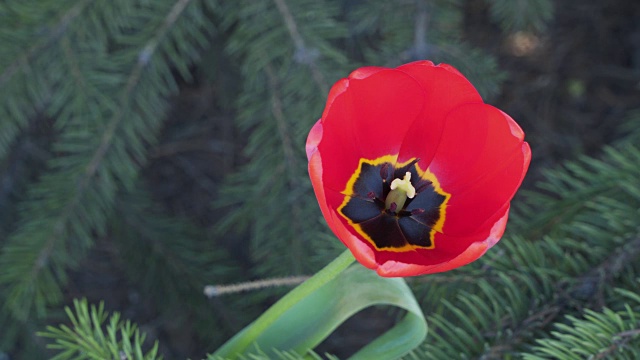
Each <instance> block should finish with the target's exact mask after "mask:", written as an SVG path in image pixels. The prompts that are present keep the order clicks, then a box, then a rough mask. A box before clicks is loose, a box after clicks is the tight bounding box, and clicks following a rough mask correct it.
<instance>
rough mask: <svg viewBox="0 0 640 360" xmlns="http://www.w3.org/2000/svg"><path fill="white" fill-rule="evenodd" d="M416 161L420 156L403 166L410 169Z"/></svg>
mask: <svg viewBox="0 0 640 360" xmlns="http://www.w3.org/2000/svg"><path fill="white" fill-rule="evenodd" d="M418 161H420V158H415V159H413V161H411V162H410V163H409V164H407V166H405V167H406V168H407V169H410V168H411V167H412V166H413V165H415V164H417V163H418Z"/></svg>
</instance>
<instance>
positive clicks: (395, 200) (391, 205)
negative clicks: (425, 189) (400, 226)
mask: <svg viewBox="0 0 640 360" xmlns="http://www.w3.org/2000/svg"><path fill="white" fill-rule="evenodd" d="M414 196H416V189H415V188H414V187H413V185H411V173H410V172H408V171H407V173H406V174H405V175H404V178H403V179H394V180H393V181H392V182H391V191H390V192H389V194H388V195H387V198H386V200H385V202H384V205H385V208H386V209H387V210H389V211H391V212H394V213H395V212H397V211H400V210H402V209H403V207H404V204H405V202H406V201H407V199H413V197H414Z"/></svg>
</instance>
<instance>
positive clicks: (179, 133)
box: [67, 0, 640, 358]
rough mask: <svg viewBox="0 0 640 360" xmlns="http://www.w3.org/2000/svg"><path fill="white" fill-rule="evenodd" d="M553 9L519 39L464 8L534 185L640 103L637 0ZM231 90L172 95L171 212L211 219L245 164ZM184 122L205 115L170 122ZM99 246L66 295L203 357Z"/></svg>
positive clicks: (165, 192)
mask: <svg viewBox="0 0 640 360" xmlns="http://www.w3.org/2000/svg"><path fill="white" fill-rule="evenodd" d="M556 6H557V7H556V16H555V20H554V21H553V22H552V23H551V24H549V27H548V29H547V31H546V32H543V33H538V34H535V33H517V34H512V35H504V34H502V32H501V31H500V29H499V28H498V27H497V26H496V25H495V24H492V23H490V22H489V21H488V19H489V16H488V8H487V5H486V3H485V2H484V1H482V0H473V1H469V2H468V3H467V5H466V8H465V14H466V15H465V16H466V33H467V36H468V41H470V42H471V43H472V44H475V45H476V46H478V47H482V48H485V49H487V50H488V51H489V52H491V53H493V54H496V55H497V56H498V58H499V64H500V67H501V68H502V69H503V70H505V71H507V72H508V73H509V76H508V80H507V81H506V82H505V84H504V86H503V91H502V95H501V96H500V97H499V98H498V99H497V100H496V101H494V102H493V104H494V105H496V106H497V107H499V108H501V109H503V110H504V111H505V112H507V113H509V114H510V115H511V116H512V117H513V118H515V119H516V120H517V121H518V122H519V123H520V124H521V125H522V127H523V128H524V130H525V132H526V134H527V140H528V141H529V142H530V143H531V146H532V150H533V162H532V167H531V171H530V172H529V175H528V177H527V178H526V180H525V185H524V186H525V187H531V186H533V183H534V182H535V181H537V180H539V179H540V178H541V175H540V174H541V173H540V171H541V170H542V169H544V168H548V167H550V166H553V165H556V164H558V163H559V162H561V161H563V160H565V159H568V158H573V157H575V156H576V155H577V154H580V153H586V154H597V152H598V151H599V149H600V148H601V146H602V145H603V144H607V143H610V142H611V141H612V140H614V139H616V138H617V137H619V136H620V135H621V134H620V133H619V132H617V127H618V125H619V124H620V123H621V121H622V119H624V117H625V114H626V113H627V112H628V111H629V110H631V109H638V108H640V2H638V1H632V0H613V1H612V0H609V1H606V0H600V1H582V0H563V1H557V2H556ZM224 86H225V84H222V83H213V84H206V82H205V81H200V82H199V83H197V84H196V85H189V86H185V88H184V90H183V91H182V92H181V94H180V96H179V97H177V98H176V99H175V100H174V110H173V112H172V116H173V117H174V118H175V121H170V122H169V125H168V129H167V131H166V133H167V134H170V135H167V136H166V137H165V138H164V139H162V145H160V146H159V147H158V148H156V149H155V151H154V152H153V154H152V159H151V164H150V166H149V168H148V172H147V174H146V175H145V176H146V177H147V179H148V181H149V184H150V185H151V186H152V188H153V192H154V194H155V196H156V197H157V198H158V199H161V200H162V201H163V202H164V203H165V204H166V205H167V206H168V207H169V208H170V209H172V211H174V212H175V213H178V214H185V215H188V216H189V217H191V218H195V219H200V221H202V223H203V224H206V223H208V221H207V219H209V218H210V217H211V216H213V214H211V210H210V204H211V202H212V200H213V199H214V198H215V196H216V187H217V186H216V185H217V182H218V181H220V180H221V179H222V176H223V175H224V174H225V173H227V172H229V171H231V170H232V169H233V168H234V166H236V165H237V164H238V159H236V158H234V157H233V156H234V155H233V154H237V153H238V152H237V151H233V150H238V148H239V147H241V144H242V142H243V139H242V138H239V137H238V135H237V134H236V133H235V131H234V130H233V125H232V123H231V120H232V117H231V116H230V114H228V113H227V112H226V110H225V109H221V108H216V107H213V105H212V104H213V102H212V101H210V99H211V98H212V97H215V96H218V95H220V93H221V92H222V91H223V89H224ZM185 114H188V116H185ZM185 118H189V119H202V120H198V121H197V123H193V124H191V126H184V123H183V122H182V123H181V126H180V127H179V128H178V127H175V128H172V125H175V124H176V123H177V122H178V121H183V120H184V119H185ZM204 119H206V121H205V120H204ZM212 119H213V120H215V121H211V120H212ZM192 129H198V131H197V132H195V131H192ZM211 164H217V165H216V166H211ZM97 245H98V246H97V247H96V249H95V250H94V251H93V254H92V256H91V258H90V259H89V260H87V261H88V262H90V263H91V265H92V266H90V267H85V269H90V270H89V271H83V273H82V274H77V276H76V277H75V281H74V282H73V284H74V286H76V287H77V289H78V291H77V293H76V292H73V291H72V292H71V293H69V294H67V295H68V296H69V298H73V297H76V296H87V297H88V298H89V299H90V300H91V301H94V300H95V301H97V300H99V299H104V300H105V301H106V303H108V304H112V305H115V304H118V305H119V306H118V308H119V309H121V310H122V311H123V315H124V316H125V317H127V318H131V319H132V320H134V321H136V322H138V323H140V324H148V325H147V326H143V330H145V331H148V332H150V334H149V335H150V338H159V339H160V340H161V343H162V344H163V345H164V346H165V347H167V348H166V349H165V350H167V354H172V355H173V356H171V358H184V357H186V356H198V355H202V349H203V344H198V343H197V342H196V340H194V339H193V338H191V337H189V336H183V337H180V336H177V333H175V332H172V330H170V329H164V328H160V329H157V328H154V327H153V322H154V316H155V315H154V314H155V309H154V303H153V301H150V300H144V299H142V298H141V296H140V295H139V294H137V293H136V291H135V290H134V289H132V288H130V287H129V286H128V285H127V282H126V278H125V276H124V275H123V274H122V273H121V272H120V270H119V269H114V268H113V267H114V264H113V262H111V261H108V259H109V258H110V257H111V256H113V254H111V253H110V251H111V249H110V246H109V243H108V242H103V243H99V244H97ZM380 315H382V316H380ZM387 326H389V320H388V314H387V313H386V311H384V310H379V309H372V310H368V311H367V312H365V313H363V314H361V315H359V316H358V317H357V318H356V320H353V321H349V322H348V323H346V324H345V325H343V326H342V327H341V328H340V329H339V331H338V332H337V333H336V334H335V335H334V336H332V337H331V338H330V339H328V340H327V341H326V342H325V343H324V344H323V347H322V350H323V351H329V352H334V353H337V354H344V353H343V352H342V351H343V350H344V349H354V348H358V347H359V346H360V344H364V343H367V342H368V341H370V339H372V338H374V337H375V336H376V334H377V333H379V332H381V331H384V329H385V328H386V327H387ZM177 332H178V333H179V332H180V331H177ZM170 339H173V342H172V341H171V340H170Z"/></svg>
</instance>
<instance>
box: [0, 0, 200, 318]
mask: <svg viewBox="0 0 640 360" xmlns="http://www.w3.org/2000/svg"><path fill="white" fill-rule="evenodd" d="M125 3H128V2H125ZM92 5H94V6H92V7H90V8H88V10H87V11H88V14H87V17H88V18H90V19H92V17H100V16H102V15H103V14H114V13H115V14H116V16H120V18H119V22H117V23H116V25H115V26H114V25H113V24H112V22H111V19H110V18H104V19H102V18H101V21H103V22H102V23H100V25H101V26H103V29H100V30H99V31H97V32H96V31H86V26H95V22H94V21H91V20H89V21H87V20H86V19H85V17H82V18H80V17H79V18H77V19H76V22H75V23H73V24H70V25H69V26H71V27H73V30H72V31H71V32H67V33H66V34H65V35H64V36H63V37H62V38H61V41H60V44H59V46H61V47H62V49H63V53H66V54H67V56H63V57H61V58H60V59H54V60H52V63H60V64H58V65H57V66H68V67H69V68H70V72H71V74H72V76H71V77H70V78H61V79H60V81H61V83H60V84H59V85H58V86H60V87H61V88H62V89H65V90H64V91H60V92H59V93H60V94H59V95H58V97H59V98H58V99H54V100H53V102H52V104H51V106H52V108H53V109H52V113H54V114H56V115H57V119H56V122H57V124H56V125H57V126H58V129H59V131H60V136H59V140H58V141H57V143H56V144H55V145H54V149H55V150H56V151H57V152H58V154H60V156H58V157H56V158H54V159H52V161H51V162H50V164H49V165H50V166H49V167H50V170H49V171H48V172H46V173H44V174H43V175H42V176H41V178H40V180H39V181H38V183H37V184H36V185H34V186H32V187H31V191H30V193H29V199H28V200H27V201H26V202H25V203H24V205H23V210H22V214H23V215H22V218H23V220H22V221H21V223H20V226H19V227H18V229H17V230H16V232H14V233H13V234H12V235H11V237H10V238H9V240H8V242H7V246H6V247H5V248H4V249H3V252H2V254H1V255H0V266H2V267H3V268H5V269H7V271H6V272H4V273H3V274H2V276H0V283H2V284H3V285H5V286H7V287H8V294H9V296H8V302H7V304H8V306H9V307H10V309H11V310H12V311H13V312H14V314H15V316H17V317H19V318H26V316H28V314H29V312H30V311H31V310H32V308H35V309H36V310H37V311H38V313H39V314H40V315H42V314H43V313H44V311H45V308H46V305H47V304H52V303H56V302H58V301H60V299H61V296H62V294H61V289H60V287H61V286H63V285H64V284H65V283H66V280H67V279H66V278H67V275H66V271H67V269H69V268H73V267H74V266H76V265H77V264H78V262H79V261H80V259H81V258H82V257H83V256H84V254H85V252H86V251H87V249H89V248H90V247H91V245H92V238H93V236H94V233H97V234H99V235H100V234H104V232H105V228H106V226H107V225H106V224H107V219H108V217H109V216H110V214H111V213H112V211H113V206H114V199H115V196H116V192H117V189H118V188H124V189H131V188H132V186H133V184H134V181H135V179H136V177H137V174H138V168H139V165H140V164H141V163H144V161H145V157H146V146H147V145H148V144H149V143H151V142H153V141H154V137H155V135H154V134H155V133H156V132H157V129H158V128H159V127H160V125H161V124H162V122H161V119H162V115H163V114H162V110H163V104H162V103H163V100H164V97H165V96H166V95H168V94H169V93H170V91H171V90H173V89H175V85H174V84H175V80H174V79H173V74H172V73H171V67H176V68H178V69H185V68H186V67H187V65H186V64H188V63H189V62H191V61H193V60H194V57H195V56H196V55H197V51H196V48H197V45H188V44H194V43H195V44H198V43H202V41H203V37H202V35H199V34H198V32H201V31H203V29H204V27H203V25H204V24H205V23H204V21H205V19H206V18H205V17H203V16H201V15H198V14H199V13H201V11H202V9H201V8H199V7H196V6H194V5H192V6H190V7H188V6H187V5H189V2H188V1H179V2H177V3H170V2H168V1H167V2H166V3H161V2H157V3H154V5H153V6H146V5H145V6H141V7H131V6H128V5H129V4H119V3H117V2H113V3H112V2H109V3H105V4H102V3H99V4H96V3H94V4H92ZM101 6H104V7H106V9H105V8H102V7H101ZM120 11H122V12H123V13H120ZM137 11H139V12H140V13H138V14H136V13H135V12H137ZM194 11H195V13H194ZM129 12H133V13H129ZM185 14H186V15H185ZM187 15H188V16H189V18H190V20H186V19H185V16H187ZM194 15H196V17H194ZM193 19H198V20H199V21H195V22H194V21H192V20H193ZM178 20H181V21H180V23H179V24H178ZM136 29H137V30H136ZM189 29H191V30H189ZM105 33H106V34H109V35H111V36H112V37H111V38H110V39H107V38H105V37H103V34H105ZM78 34H82V36H85V34H91V35H93V36H94V38H93V39H91V40H87V41H80V42H78V41H72V40H71V39H73V38H75V37H77V36H79V35H78ZM109 41H113V42H116V43H119V44H121V45H122V46H121V47H120V48H119V49H118V51H116V52H113V53H109V52H108V51H107V46H108V42H109ZM176 43H180V44H181V45H180V46H179V47H176V46H175V44H176ZM96 50H97V52H96ZM61 60H62V61H61ZM65 60H67V62H68V63H65ZM64 81H66V82H67V83H64ZM75 84H81V85H82V87H76V86H74V85H75ZM125 119H126V120H127V121H125ZM96 139H97V141H96Z"/></svg>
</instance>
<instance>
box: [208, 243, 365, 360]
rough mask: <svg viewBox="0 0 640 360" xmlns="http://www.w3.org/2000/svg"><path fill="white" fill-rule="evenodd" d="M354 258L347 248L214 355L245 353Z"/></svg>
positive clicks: (233, 356)
mask: <svg viewBox="0 0 640 360" xmlns="http://www.w3.org/2000/svg"><path fill="white" fill-rule="evenodd" d="M354 260H355V258H354V257H353V254H351V251H349V250H348V249H347V250H345V251H344V252H343V253H342V254H340V256H338V257H337V258H336V259H335V260H333V261H332V262H330V263H329V264H328V265H327V266H325V267H324V268H323V269H322V270H320V271H318V272H317V273H316V274H315V275H313V276H312V277H311V278H309V279H308V280H307V281H305V282H303V283H302V284H300V285H299V286H298V287H296V288H295V289H293V290H291V291H290V292H289V293H288V294H287V295H285V296H284V297H283V298H282V299H280V300H279V301H278V302H277V303H275V304H273V306H271V307H270V308H269V309H268V310H267V311H265V312H264V313H263V314H262V315H261V316H260V317H259V318H258V319H256V321H254V322H253V323H252V324H250V325H249V326H248V327H246V328H245V329H244V330H242V331H241V332H240V333H238V334H236V336H234V337H233V338H231V339H230V340H229V341H227V342H226V343H225V344H224V345H222V347H220V348H219V349H218V350H217V351H216V352H215V353H214V354H213V355H214V356H219V357H224V358H228V357H231V358H236V357H237V356H238V355H241V354H242V353H244V352H245V351H246V349H247V348H248V347H249V346H251V344H253V343H254V342H255V341H256V339H257V338H258V337H259V336H260V334H262V333H263V332H264V331H265V330H266V329H267V328H268V327H269V326H271V324H273V323H274V322H275V321H276V320H277V319H278V318H279V317H280V316H281V315H282V314H284V313H285V312H286V311H287V310H289V309H290V308H291V307H293V306H294V305H295V304H297V303H298V302H299V301H301V300H302V299H304V298H305V297H307V296H309V294H311V293H313V292H314V291H316V290H317V289H319V288H320V287H322V286H323V285H324V284H326V283H328V282H329V281H331V280H332V279H334V278H335V277H336V276H338V275H339V274H340V273H342V272H343V271H344V270H345V269H346V268H348V267H349V265H351V264H352V263H353V262H354Z"/></svg>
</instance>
